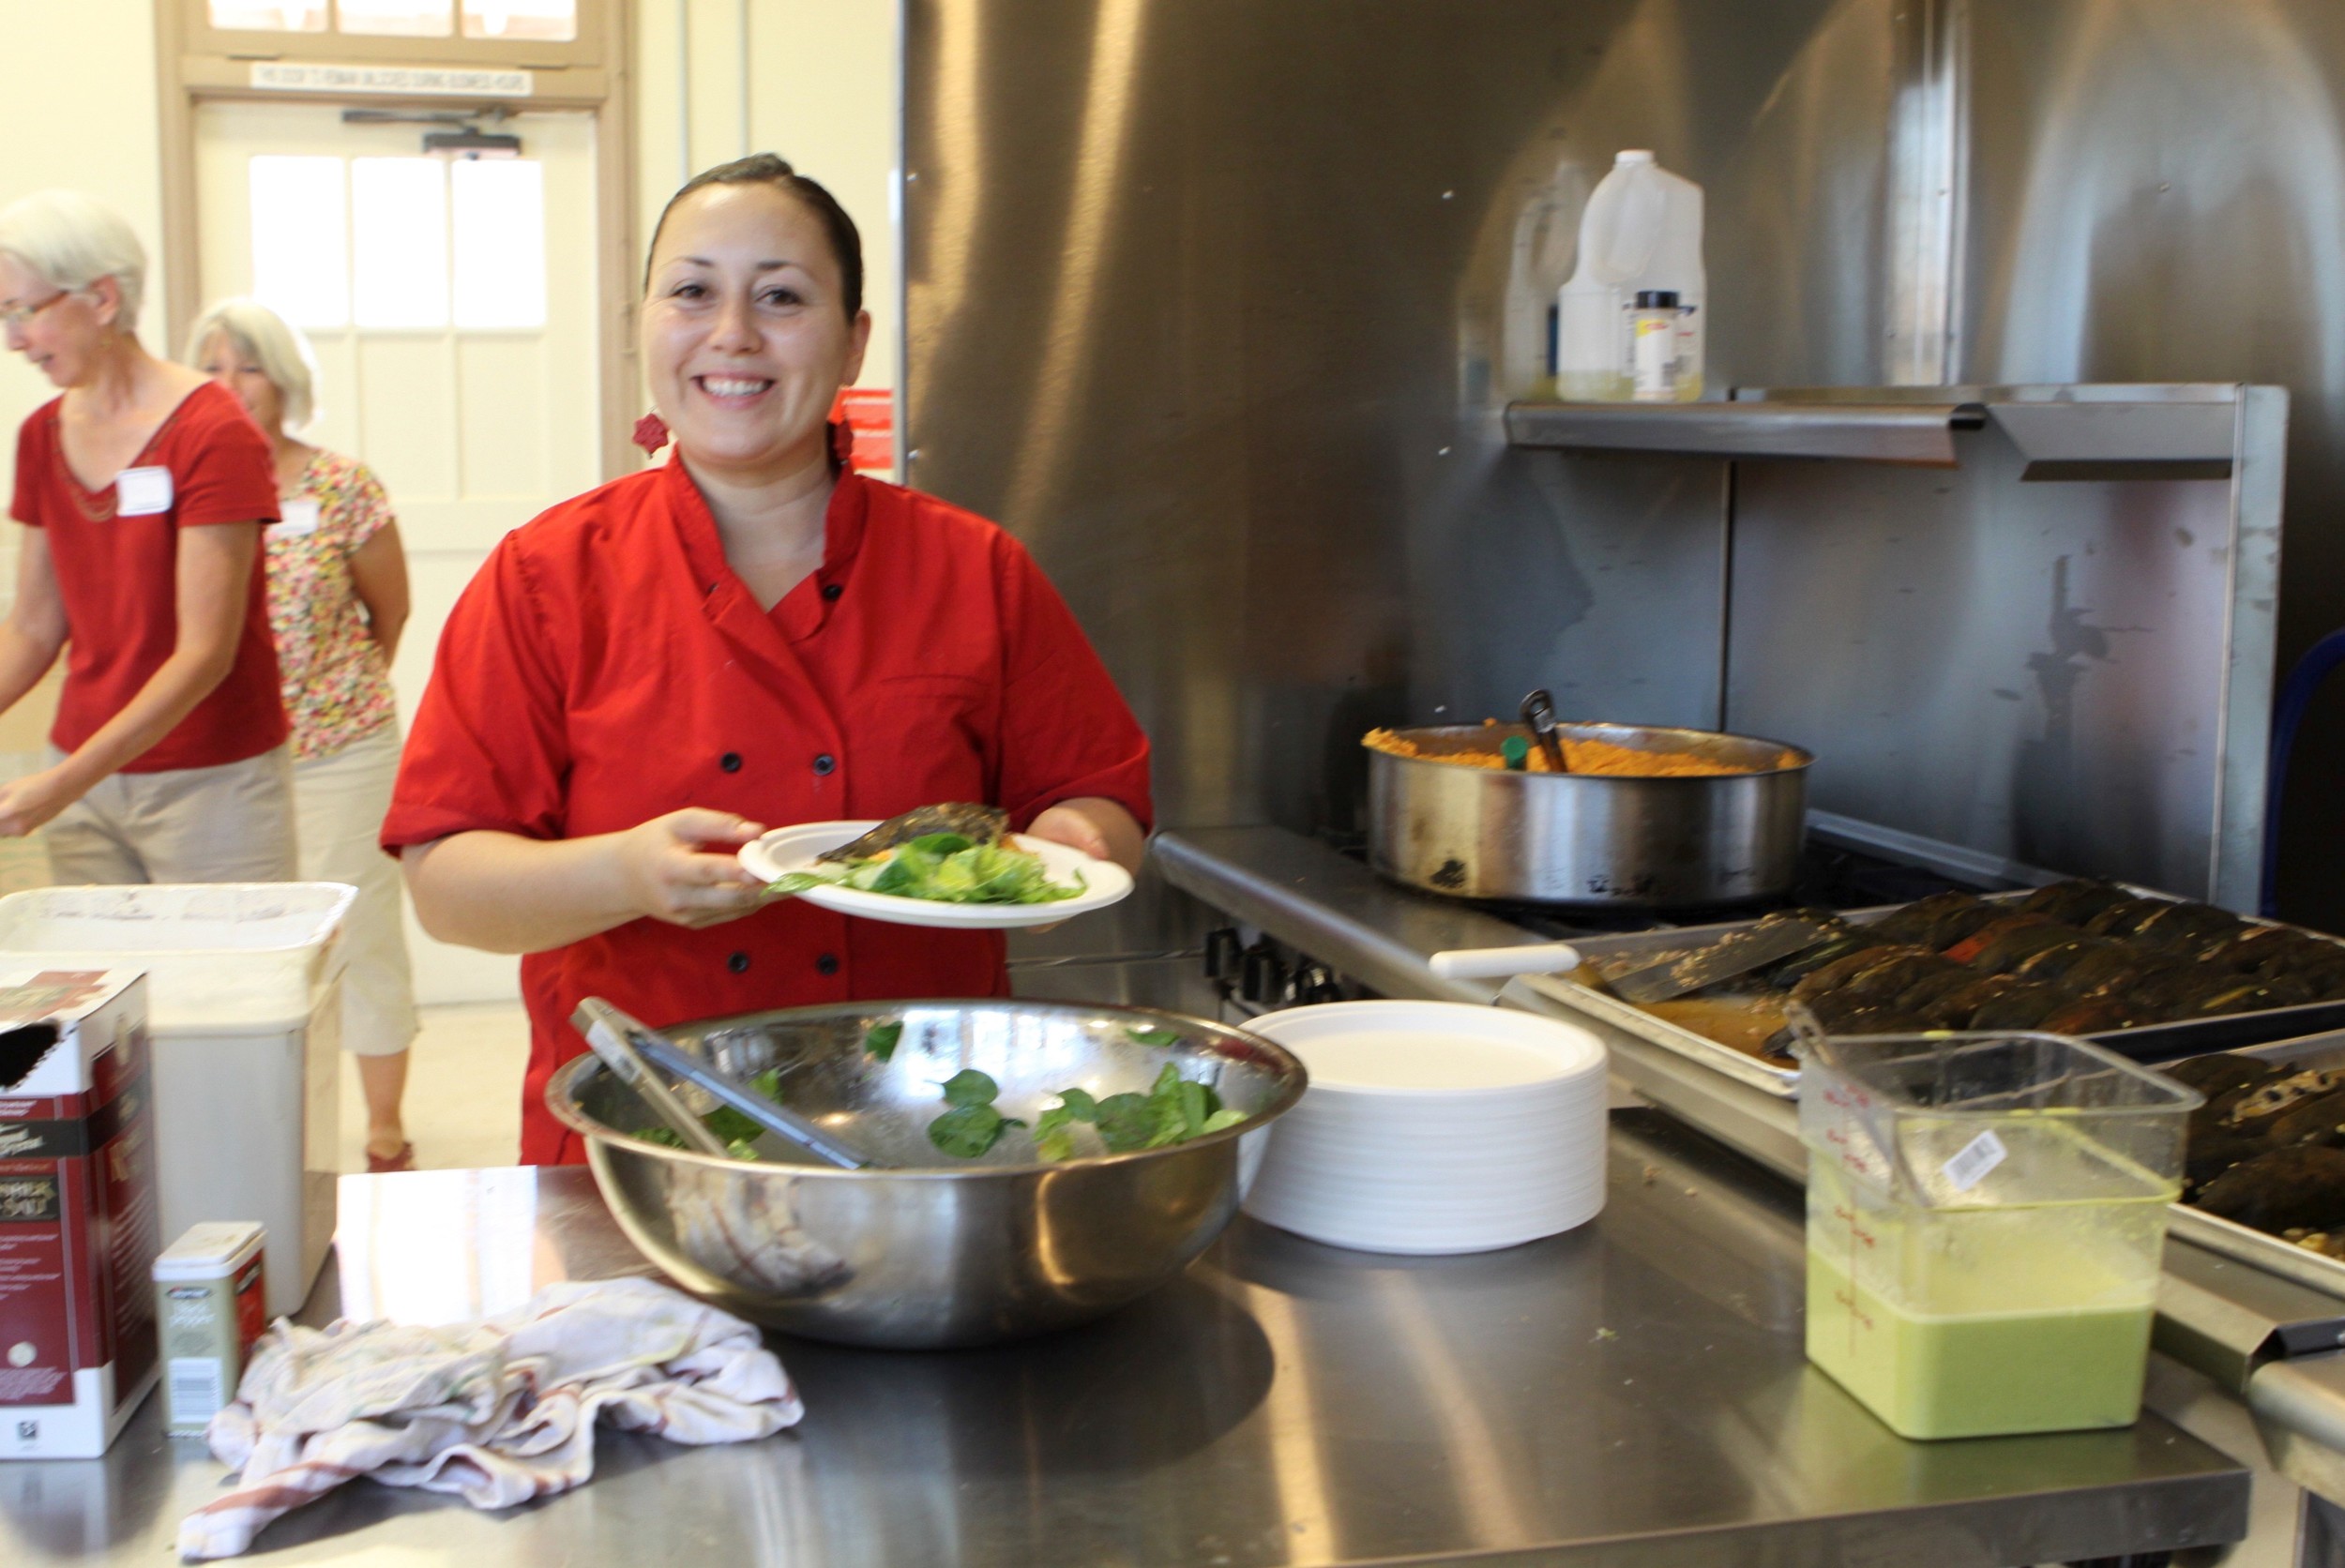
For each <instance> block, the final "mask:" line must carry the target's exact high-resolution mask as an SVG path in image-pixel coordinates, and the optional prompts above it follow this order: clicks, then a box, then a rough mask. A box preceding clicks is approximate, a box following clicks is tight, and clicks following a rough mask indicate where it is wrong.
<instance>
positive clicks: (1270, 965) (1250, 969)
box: [1238, 945, 1287, 1003]
mask: <svg viewBox="0 0 2345 1568" xmlns="http://www.w3.org/2000/svg"><path fill="white" fill-rule="evenodd" d="M1286 985H1287V975H1286V966H1285V965H1284V964H1282V963H1280V962H1279V961H1278V957H1277V956H1276V955H1275V954H1273V953H1272V952H1271V951H1270V949H1269V948H1267V947H1263V946H1259V945H1257V946H1253V947H1249V948H1248V949H1247V950H1246V961H1245V964H1244V966H1243V970H1242V977H1241V978H1240V980H1239V982H1238V994H1239V995H1241V996H1243V997H1245V998H1246V1000H1247V1001H1248V1002H1260V1003H1275V1002H1278V1001H1281V1000H1283V993H1284V992H1285V990H1286Z"/></svg>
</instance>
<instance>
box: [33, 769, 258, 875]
mask: <svg viewBox="0 0 2345 1568" xmlns="http://www.w3.org/2000/svg"><path fill="white" fill-rule="evenodd" d="M64 760H65V754H64V753H63V752H61V751H59V750H57V749H56V748H55V747H53V746H52V747H51V748H50V751H49V761H50V765H51V766H55V765H56V764H57V763H58V762H61V761H64ZM43 837H45V838H46V839H47V840H48V844H49V870H50V875H51V876H52V877H53V878H54V879H55V880H56V882H57V883H58V884H59V885H60V886H67V887H71V886H78V885H81V884H83V883H88V882H99V883H123V882H292V881H293V880H294V876H295V869H296V867H297V865H298V860H297V857H296V855H295V846H294V808H293V753H292V751H291V750H290V749H288V748H287V747H285V746H279V747H278V748H277V749H276V750H274V751H266V752H263V753H262V754H261V755H260V756H258V757H250V758H247V759H246V760H245V761H241V762H223V763H221V764H220V765H219V767H216V768H176V769H170V770H167V771H165V772H162V773H117V774H115V775H113V776H112V777H110V778H106V779H102V780H100V781H99V782H98V787H97V788H96V789H94V790H92V791H91V792H89V793H88V794H85V795H83V797H82V798H81V799H80V800H77V801H75V802H74V803H73V804H72V805H71V806H68V807H66V808H65V809H64V810H63V811H61V812H59V813H58V814H57V817H56V819H55V820H54V821H53V822H51V823H50V824H49V826H48V827H47V828H46V829H45V830H44V833H43Z"/></svg>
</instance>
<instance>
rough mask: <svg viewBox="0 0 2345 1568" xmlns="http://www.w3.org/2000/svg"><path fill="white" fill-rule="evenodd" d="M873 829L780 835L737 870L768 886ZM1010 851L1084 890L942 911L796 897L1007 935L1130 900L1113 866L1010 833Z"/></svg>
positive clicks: (907, 922)
mask: <svg viewBox="0 0 2345 1568" xmlns="http://www.w3.org/2000/svg"><path fill="white" fill-rule="evenodd" d="M877 826H879V822H878V821H877V820H875V819H867V820H864V821H860V822H799V823H798V824H796V825H795V826H794V827H778V828H776V829H774V831H773V832H771V833H769V834H766V835H765V836H764V837H762V838H759V839H757V840H756V841H755V842H753V843H750V844H747V845H744V846H743V847H742V850H741V865H742V867H744V868H745V869H747V870H748V872H749V875H751V876H753V877H756V878H757V879H759V880H760V881H761V882H773V881H775V880H777V879H778V878H780V877H784V876H787V875H789V874H790V873H791V872H793V871H806V870H810V869H813V868H814V867H815V865H816V862H817V861H818V860H819V859H820V857H821V855H822V853H823V852H824V851H825V850H835V849H837V848H838V847H839V846H840V845H841V844H844V843H847V842H849V841H851V840H853V839H855V838H859V837H862V836H863V835H864V834H866V833H869V832H870V831H871V829H873V828H875V827H877ZM1004 842H1006V843H1007V844H1008V845H1009V846H1010V847H1011V848H1012V849H1019V850H1024V851H1026V852H1028V853H1030V854H1036V855H1039V856H1041V857H1042V867H1043V869H1044V870H1045V871H1046V872H1047V873H1049V875H1050V879H1051V881H1052V882H1056V883H1057V884H1059V885H1060V886H1062V887H1073V888H1080V889H1082V891H1081V892H1079V893H1077V894H1076V895H1075V896H1074V897H1071V898H1060V899H1056V900H1054V901H1052V902H1051V903H1047V904H948V903H943V902H940V901H938V900H936V899H933V898H906V897H899V896H898V895H896V894H893V893H866V892H864V891H863V890H862V889H860V888H854V887H810V888H808V889H807V890H806V891H805V892H803V893H801V894H799V895H797V897H801V898H803V899H805V900H806V901H807V902H808V903H809V904H813V905H816V906H818V907H820V908H823V909H826V910H836V911H838V912H840V914H855V915H861V916H862V917H863V918H864V919H866V920H883V921H885V922H887V923H888V924H889V925H892V926H936V927H958V928H960V929H962V930H1007V929H1009V928H1011V927H1019V926H1051V925H1055V924H1057V923H1058V922H1059V921H1062V920H1067V919H1070V918H1072V917H1073V916H1075V915H1078V914H1089V913H1090V912H1092V911H1093V910H1103V909H1105V908H1107V907H1108V906H1109V905H1110V904H1112V903H1115V902H1117V901H1118V900H1120V899H1122V898H1124V897H1127V896H1129V894H1130V893H1131V890H1132V875H1131V873H1130V872H1129V871H1127V870H1125V869H1124V867H1121V866H1118V865H1116V864H1115V863H1114V862H1113V861H1112V860H1095V859H1093V858H1092V857H1091V856H1089V855H1087V854H1085V853H1083V852H1082V851H1081V850H1077V849H1070V848H1069V847H1067V845H1065V844H1053V843H1051V841H1050V840H1049V839H1047V838H1029V837H1026V836H1025V835H1024V834H1022V833H1013V834H1011V835H1009V837H1007V838H1006V839H1005V840H1004Z"/></svg>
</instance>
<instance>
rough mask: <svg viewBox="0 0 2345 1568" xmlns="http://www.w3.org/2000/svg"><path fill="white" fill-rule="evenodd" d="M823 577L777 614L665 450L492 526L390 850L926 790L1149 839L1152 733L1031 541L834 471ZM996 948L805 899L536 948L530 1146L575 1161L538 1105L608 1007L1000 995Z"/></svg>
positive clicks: (450, 637) (529, 1150)
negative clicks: (1113, 815) (533, 512)
mask: <svg viewBox="0 0 2345 1568" xmlns="http://www.w3.org/2000/svg"><path fill="white" fill-rule="evenodd" d="M824 529H825V535H824V553H823V564H822V566H821V567H820V569H818V570H817V571H816V572H815V573H814V575H813V576H811V577H809V579H807V580H805V581H804V582H801V583H799V584H798V585H797V586H796V587H795V588H794V589H793V590H791V592H790V594H789V595H788V596H786V597H784V598H783V599H782V600H781V602H780V603H779V604H777V605H776V606H775V607H774V608H773V610H772V611H771V612H770V613H768V612H767V611H761V610H760V609H759V608H758V606H757V601H756V599H755V598H753V597H752V596H750V594H749V589H748V588H747V587H746V586H744V585H743V583H742V582H741V580H740V579H739V578H737V577H735V576H734V573H733V569H732V567H730V566H729V565H726V563H725V558H724V550H723V548H722V546H721V545H720V543H719V538H718V534H717V525H716V520H714V519H713V518H711V517H710V516H709V512H708V507H707V505H706V504H705V503H704V502H703V501H702V499H701V496H700V492H699V491H698V490H696V489H695V488H694V487H693V485H692V481H691V478H690V476H689V475H688V474H687V473H686V471H685V469H684V466H683V464H682V463H681V462H670V463H668V464H666V465H665V466H663V467H660V468H655V469H650V470H646V471H645V472H643V473H642V474H637V475H630V476H629V477H628V478H624V479H619V480H616V481H613V483H611V484H608V485H605V486H603V487H602V488H601V489H599V490H590V491H588V492H587V493H586V494H584V495H582V496H580V497H578V498H577V499H576V500H573V501H568V502H566V503H564V504H563V505H559V506H556V507H554V508H553V509H552V511H550V512H547V513H546V514H545V515H544V516H542V517H540V518H538V519H537V520H536V521H534V522H531V523H529V524H528V525H527V526H525V527H522V528H521V529H518V530H516V531H515V532H514V533H512V534H511V535H507V537H506V539H505V540H504V542H503V543H501V544H499V545H498V546H497V548H496V550H494V551H493V552H492V554H491V555H490V557H489V559H488V562H487V563H486V564H485V565H483V566H482V567H481V569H480V572H479V574H478V575H477V577H475V578H474V580H473V582H472V585H471V586H470V587H468V588H467V589H466V590H465V591H464V595H463V596H462V598H461V599H460V600H459V601H458V602H457V606H456V609H455V611H454V612H453V613H452V614H450V615H449V617H448V621H447V626H446V630H445V632H444V633H443V634H442V636H441V639H440V647H439V654H438V656H437V659H436V661H435V662H434V664H433V667H432V674H431V686H430V689H428V690H427V691H426V692H425V693H424V698H423V701H422V703H421V705H420V706H419V707H418V708H417V710H416V718H415V725H414V728H413V731H412V732H411V733H410V735H409V737H408V741H407V749H406V754H405V756H404V758H403V760H402V761H401V766H400V773H399V784H398V788H397V790H396V792H395V793H394V796H393V799H392V804H391V810H390V815H389V817H388V818H387V819H386V821H385V822H384V824H383V846H384V848H385V849H386V850H390V851H394V852H396V851H398V850H399V849H401V848H402V847H404V846H406V845H409V844H421V843H429V842H431V840H433V839H437V838H444V837H447V836H448V835H450V834H456V833H462V832H466V831H468V830H471V829H477V828H491V829H496V830H499V831H502V832H506V833H515V834H521V835H523V836H525V837H532V838H566V837H584V836H587V835H590V834H598V833H609V832H613V831H615V830H618V829H622V828H628V827H633V826H634V825H636V824H637V823H639V822H644V821H647V820H648V819H650V818H653V817H657V816H659V815H661V814H662V813H664V812H668V811H673V810H676V809H678V808H680V807H687V806H699V807H709V808H712V809H715V810H719V811H733V812H737V813H739V814H740V815H742V816H744V817H748V818H749V819H751V820H752V821H755V822H764V823H765V824H766V825H767V826H769V827H774V826H781V825H783V824H786V823H791V822H824V821H828V820H832V819H837V818H858V817H889V816H893V815H895V814H896V813H897V812H899V811H905V810H909V809H911V808H912V807H915V806H923V805H928V804H930V803H932V802H936V801H951V800H970V801H984V802H991V803H992V804H995V805H998V806H1002V807H1006V808H1007V809H1008V810H1009V811H1010V813H1011V814H1012V817H1013V819H1014V820H1015V822H1017V823H1018V824H1019V825H1021V826H1023V825H1024V824H1025V823H1026V822H1030V821H1032V820H1033V818H1034V816H1035V814H1036V813H1037V812H1039V811H1040V810H1042V809H1043V808H1044V807H1048V806H1050V805H1051V804H1053V803H1055V802H1058V801H1062V800H1068V799H1072V798H1074V797H1076V796H1079V795H1104V796H1106V797H1107V798H1109V799H1111V800H1114V801H1116V802H1118V803H1120V804H1121V805H1123V806H1124V807H1126V808H1127V810H1129V811H1130V812H1131V813H1132V815H1133V816H1134V817H1136V818H1138V819H1139V820H1140V822H1141V823H1142V825H1143V826H1145V825H1146V824H1147V823H1148V822H1149V818H1150V807H1149V798H1148V742H1147V738H1146V737H1145V736H1144V735H1142V733H1141V730H1140V726H1139V725H1138V724H1137V723H1136V722H1135V721H1134V720H1133V718H1132V716H1131V712H1130V710H1129V709H1128V708H1127V707H1126V706H1125V704H1124V701H1123V699H1122V698H1121V697H1120V696H1119V695H1117V693H1116V690H1115V686H1114V685H1113V684H1112V682H1111V681H1110V680H1109V678H1108V673H1107V671H1106V670H1105V669H1104V668H1103V667H1102V666H1101V665H1100V663H1099V659H1098V656H1097V655H1096V654H1095V653H1094V652H1093V651H1092V649H1091V645H1090V643H1089V642H1088V641H1085V640H1084V638H1083V634H1082V628H1081V627H1079V626H1077V625H1076V623H1075V618H1074V616H1073V615H1072V614H1070V613H1069V612H1068V611H1067V606H1066V604H1065V602H1064V601H1063V600H1061V599H1060V598H1059V596H1058V595H1057V593H1056V592H1055V591H1054V590H1053V589H1052V588H1051V584H1050V582H1049V581H1048V580H1046V579H1044V577H1043V576H1042V574H1041V572H1040V571H1039V570H1038V569H1037V568H1036V565H1035V564H1034V562H1033V560H1032V559H1031V558H1030V557H1029V556H1028V555H1027V553H1026V551H1025V550H1024V548H1023V547H1022V546H1021V545H1020V544H1019V543H1018V541H1017V540H1015V539H1013V538H1011V537H1010V536H1009V535H1007V534H1005V533H1004V532H1002V531H1001V530H1000V529H999V528H996V527H995V526H994V525H993V524H991V523H990V522H988V521H986V520H984V519H982V518H979V517H976V516H975V515H973V514H971V513H968V512H964V511H961V509H959V508H958V507H954V506H950V505H946V504H945V503H944V502H942V501H938V500H936V499H935V498H934V497H932V496H927V495H922V494H919V493H918V492H916V491H914V490H902V489H900V488H898V487H896V486H894V485H888V484H882V483H880V482H879V481H877V480H874V479H868V478H863V477H860V476H858V475H854V474H843V475H840V479H839V484H838V488H837V490H835V491H834V492H833V493H832V496H831V501H830V509H829V512H828V513H827V515H826V516H825V520H824ZM1002 950H1003V944H1002V938H1001V936H1000V935H999V934H998V933H995V932H984V931H940V930H930V929H926V928H921V927H909V926H889V925H882V924H879V923H877V922H874V921H868V920H852V919H849V918H848V917H847V916H845V915H841V914H835V913H832V912H828V911H826V910H821V909H817V908H815V907H814V906H812V905H811V904H807V903H803V902H800V901H797V900H792V901H789V902H786V903H779V904H775V905H771V906H769V907H767V908H765V909H763V910H761V911H759V912H757V913H755V914H752V915H749V916H747V917H745V918H743V919H740V920H736V921H732V922H729V923H727V924H725V925H721V926H715V927H709V928H707V929H705V930H698V931H694V930H687V929H686V928H684V927H681V926H672V925H669V924H667V923H665V922H662V921H656V920H648V919H646V920H637V921H633V922H630V923H629V924H628V925H625V926H621V927H617V928H616V929H613V930H610V931H606V932H604V933H602V934H601V935H600V936H596V937H589V938H588V939H586V940H585V941H583V942H573V943H571V944H570V945H568V946H567V947H561V948H556V949H554V950H553V951H552V952H547V953H534V954H531V955H529V956H528V957H524V958H523V959H522V995H523V998H524V1000H525V1001H526V1003H527V1004H528V1007H529V1020H530V1053H529V1071H528V1075H527V1077H526V1078H525V1079H524V1080H523V1085H522V1159H523V1160H524V1161H526V1162H528V1163H531V1164H537V1165H544V1164H557V1163H575V1162H577V1161H580V1160H582V1159H583V1158H584V1157H585V1156H584V1151H583V1150H582V1148H581V1147H580V1145H579V1142H578V1140H577V1138H575V1137H574V1136H573V1135H571V1134H570V1132H569V1131H568V1130H567V1128H565V1127H563V1126H562V1125H561V1123H558V1122H556V1121H555V1120H554V1119H553V1117H552V1114H551V1113H549V1112H548V1111H547V1109H546V1108H545V1098H544V1094H545V1085H546V1080H547V1079H548V1078H551V1077H552V1074H553V1071H554V1069H555V1068H556V1067H558V1066H560V1065H561V1064H562V1063H565V1062H567V1061H568V1060H569V1059H570V1058H572V1057H574V1056H577V1055H579V1054H580V1053H582V1051H583V1050H584V1049H585V1043H584V1042H583V1041H582V1039H580V1038H579V1035H578V1033H577V1032H576V1031H575V1030H574V1029H572V1028H571V1027H570V1021H569V1019H570V1014H571V1012H572V1011H573V1010H574V1009H575V1008H576V1006H577V1004H578V1001H579V999H580V998H581V997H583V996H587V995H590V994H591V995H599V996H605V997H608V998H610V999H611V1000H612V1001H613V1002H615V1003H618V1004H619V1005H620V1006H621V1007H623V1008H625V1009H627V1010H628V1012H630V1013H633V1014H634V1015H636V1016H637V1017H638V1018H642V1019H643V1020H644V1021H645V1022H646V1023H649V1024H652V1025H654V1026H655V1027H657V1026H659V1025H664V1024H672V1023H679V1022H685V1021H688V1020H691V1019H697V1018H715V1017H719V1016H722V1015H725V1014H731V1013H746V1012H752V1011H756V1010H758V1009H761V1008H767V1007H792V1006H801V1005H808V1004H811V1003H824V1002H845V1001H850V1000H855V999H864V998H871V999H877V998H889V997H913V996H930V997H944V996H964V997H965V996H997V995H1003V994H1006V991H1007V988H1008V986H1007V977H1006V973H1005V972H1004V970H1003V967H1002Z"/></svg>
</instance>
